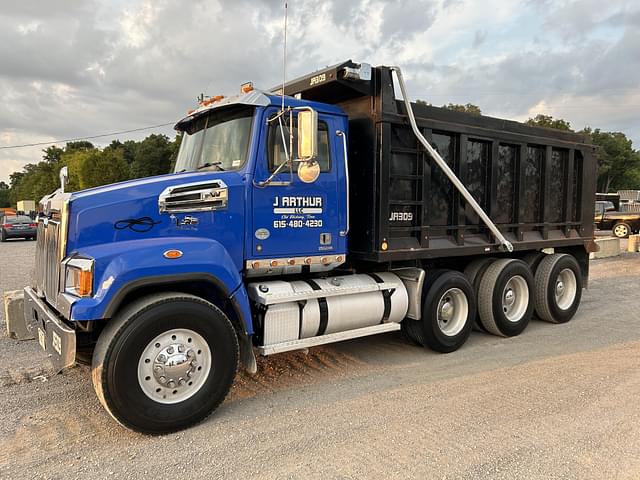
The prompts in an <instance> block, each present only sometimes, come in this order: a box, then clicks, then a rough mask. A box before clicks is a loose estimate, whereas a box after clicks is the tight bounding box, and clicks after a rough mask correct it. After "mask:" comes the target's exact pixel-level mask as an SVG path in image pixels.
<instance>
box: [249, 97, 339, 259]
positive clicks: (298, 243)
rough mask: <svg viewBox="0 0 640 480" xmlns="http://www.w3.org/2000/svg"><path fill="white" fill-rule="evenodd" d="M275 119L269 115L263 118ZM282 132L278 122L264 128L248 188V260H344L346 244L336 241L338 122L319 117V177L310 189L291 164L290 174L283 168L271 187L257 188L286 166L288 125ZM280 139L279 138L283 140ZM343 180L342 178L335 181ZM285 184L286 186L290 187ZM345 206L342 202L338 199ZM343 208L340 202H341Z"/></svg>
mask: <svg viewBox="0 0 640 480" xmlns="http://www.w3.org/2000/svg"><path fill="white" fill-rule="evenodd" d="M275 113H277V110H276V109H273V110H272V111H269V112H268V113H267V116H269V115H273V114H275ZM293 115H294V117H293V120H294V128H293V132H294V141H293V153H294V155H293V158H294V159H295V158H297V155H296V153H297V135H296V133H297V128H296V125H297V113H296V112H295V111H294V112H293ZM283 124H284V128H282V129H281V124H279V123H278V122H277V121H275V122H271V123H269V124H267V122H263V126H262V129H263V130H262V132H261V139H263V140H262V141H261V142H260V143H261V148H260V150H259V152H258V156H257V159H256V168H255V174H254V184H253V188H252V192H253V195H252V197H253V198H252V206H253V208H252V216H253V218H252V229H251V232H250V233H251V235H252V241H251V253H250V258H256V259H257V258H267V259H290V258H292V257H312V256H313V257H317V256H321V255H338V254H340V255H344V253H345V245H346V242H345V239H344V237H341V236H340V231H341V229H342V228H343V224H344V212H343V210H344V208H341V202H340V201H339V200H340V199H339V197H338V195H339V191H338V190H339V189H338V178H339V175H338V171H339V169H340V167H341V165H342V162H343V159H342V157H341V155H342V152H341V151H339V150H338V149H337V148H335V147H336V145H335V143H336V142H335V138H337V136H336V130H337V121H336V119H335V118H334V117H332V116H330V115H322V114H319V116H318V130H319V131H318V157H317V159H316V160H317V161H318V163H319V164H320V175H319V177H318V179H317V180H316V181H315V182H313V183H305V182H303V181H301V180H300V178H299V177H298V175H297V173H296V171H297V167H298V165H299V164H298V163H296V162H294V163H293V174H292V175H291V174H290V173H289V168H288V167H287V166H285V167H283V169H282V170H281V173H279V174H277V175H276V176H275V177H274V178H273V182H272V183H271V184H268V185H265V186H262V187H260V186H258V183H259V182H260V181H264V180H266V179H267V178H268V177H269V176H270V175H271V174H272V173H273V172H274V171H275V170H276V168H277V167H278V166H279V165H280V164H281V163H283V162H285V161H286V155H285V146H284V145H283V137H284V139H285V141H286V148H287V150H288V149H289V136H288V135H289V132H288V130H289V128H288V126H289V122H288V120H287V121H286V124H285V122H284V121H283ZM283 133H284V135H283ZM340 177H342V176H340ZM289 182H290V183H289ZM342 200H344V199H342ZM342 203H344V202H342Z"/></svg>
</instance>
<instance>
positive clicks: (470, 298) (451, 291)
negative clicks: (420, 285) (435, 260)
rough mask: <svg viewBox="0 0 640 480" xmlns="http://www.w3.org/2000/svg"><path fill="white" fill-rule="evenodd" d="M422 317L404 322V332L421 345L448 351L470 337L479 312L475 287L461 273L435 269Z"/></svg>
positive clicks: (455, 348) (427, 286)
mask: <svg viewBox="0 0 640 480" xmlns="http://www.w3.org/2000/svg"><path fill="white" fill-rule="evenodd" d="M424 291H425V292H426V295H425V296H424V301H423V306H422V319H421V320H420V321H416V320H411V319H406V320H404V321H403V322H402V325H403V327H404V330H405V333H407V335H408V336H409V337H410V338H411V339H412V340H414V341H415V342H416V343H418V344H419V345H423V346H425V347H429V348H431V349H432V350H435V351H436V352H441V353H449V352H453V351H455V350H457V349H458V348H460V347H461V346H462V345H463V344H464V342H466V341H467V339H468V338H469V335H470V334H471V328H472V327H473V319H474V318H475V314H476V302H475V296H474V293H473V287H472V286H471V284H470V283H469V280H467V277H465V276H464V275H463V274H462V273H460V272H456V271H452V270H444V271H441V272H436V273H435V274H433V275H432V278H431V279H430V280H429V281H427V284H426V285H425V290H424Z"/></svg>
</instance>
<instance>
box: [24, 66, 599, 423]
mask: <svg viewBox="0 0 640 480" xmlns="http://www.w3.org/2000/svg"><path fill="white" fill-rule="evenodd" d="M394 76H395V77H396V78H397V81H398V84H399V85H400V86H401V88H402V89H403V90H404V81H403V79H402V75H401V72H400V70H399V69H397V68H395V67H376V68H371V67H369V66H368V65H367V64H356V63H353V62H351V61H347V62H344V63H342V64H339V65H335V66H333V67H329V68H327V69H325V70H322V71H319V72H315V73H313V74H310V75H308V76H306V77H303V78H300V79H297V80H294V81H291V82H289V83H288V84H286V85H285V86H284V94H285V96H284V101H283V99H282V97H281V96H280V93H282V92H278V91H273V92H272V93H267V92H260V91H257V90H251V89H249V88H247V89H245V90H246V91H247V92H246V93H243V94H241V95H239V96H237V97H231V98H223V99H220V98H218V97H216V98H213V99H210V100H208V101H205V102H203V103H202V104H201V105H200V107H199V108H198V109H196V110H195V111H193V112H191V113H190V114H189V115H188V116H187V117H185V118H184V119H182V120H180V121H179V122H178V124H177V125H176V128H177V130H179V131H181V132H183V140H182V144H181V148H180V152H179V154H178V159H177V163H176V168H175V173H172V174H169V175H163V176H158V177H152V178H145V179H139V180H132V181H128V182H123V183H119V184H114V185H108V186H104V187H98V188H94V189H90V190H85V191H81V192H76V193H64V188H63V189H62V191H58V192H56V193H54V194H52V195H51V196H50V197H48V198H46V199H45V201H44V205H43V206H44V212H45V215H43V216H42V218H40V220H39V226H38V228H39V232H38V244H37V259H36V267H37V268H36V278H35V284H34V285H33V286H29V287H26V288H25V321H26V323H27V326H28V327H29V328H30V329H31V330H32V331H33V332H34V334H36V336H37V337H38V338H39V341H40V343H41V344H42V346H43V348H44V349H45V350H46V351H47V352H49V353H50V354H51V358H52V361H53V362H54V363H55V365H56V366H57V368H58V369H63V368H65V367H68V366H71V365H73V363H74V362H76V361H79V362H89V363H91V369H92V380H93V384H94V387H95V390H96V393H97V395H98V398H99V399H100V401H101V403H102V404H103V406H104V407H105V408H106V409H107V411H108V412H109V413H110V414H111V415H112V416H113V417H114V418H115V419H116V420H117V421H118V422H120V423H121V424H123V425H125V426H127V427H129V428H132V429H135V430H139V431H143V432H150V433H159V432H167V431H172V430H177V429H180V428H184V427H186V426H189V425H191V424H193V423H195V422H198V421H200V420H202V419H203V418H205V417H206V416H207V415H208V414H210V413H211V412H212V411H213V410H214V409H215V408H216V407H217V406H218V405H219V404H220V403H221V402H222V400H223V399H224V397H225V396H226V394H227V392H228V390H229V388H230V386H231V384H232V381H233V378H234V376H235V373H236V369H237V366H238V364H239V363H240V364H242V365H243V367H244V368H246V369H247V370H249V371H251V372H255V370H256V359H255V353H256V352H257V353H258V354H261V355H270V354H274V353H278V352H284V351H289V350H295V349H301V348H306V347H310V346H314V345H320V344H326V343H331V342H336V341H340V340H344V339H349V338H356V337H364V336H367V335H373V334H376V333H383V332H390V331H394V330H403V331H404V333H405V336H406V337H407V339H408V340H409V341H411V342H413V343H416V344H418V345H423V346H426V347H430V348H432V349H434V350H436V351H440V352H451V351H454V350H456V349H458V348H459V347H461V346H462V345H463V343H464V342H465V341H466V340H467V338H468V337H469V335H470V333H471V331H472V329H473V328H474V326H475V327H476V329H478V330H483V331H485V332H487V333H491V334H495V335H500V336H513V335H518V334H520V333H521V332H522V331H523V330H524V329H525V327H526V326H527V324H528V322H529V320H530V319H531V317H532V315H533V314H534V311H535V312H536V315H537V316H538V317H539V318H542V319H544V320H547V321H549V322H555V323H560V322H566V321H568V320H570V319H571V318H572V316H573V315H574V313H575V311H576V309H577V308H578V304H579V302H580V298H581V292H582V288H583V286H585V285H586V281H587V276H588V251H589V250H590V249H591V245H592V240H593V215H594V211H593V209H594V196H595V168H596V166H595V160H594V156H593V151H592V147H591V146H590V145H588V144H586V143H585V142H584V140H583V138H582V137H581V136H579V135H576V134H572V133H567V132H560V131H552V130H547V129H541V128H534V127H529V126H525V125H522V124H520V123H516V122H511V121H506V120H499V119H495V118H488V117H483V116H470V115H467V114H463V113H457V112H452V111H447V110H442V109H439V108H434V107H428V106H425V105H421V104H410V103H409V102H408V101H406V100H398V99H396V92H394V87H393V85H394V84H393V78H394ZM404 98H406V92H405V96H404ZM282 102H284V103H282ZM63 183H64V182H63Z"/></svg>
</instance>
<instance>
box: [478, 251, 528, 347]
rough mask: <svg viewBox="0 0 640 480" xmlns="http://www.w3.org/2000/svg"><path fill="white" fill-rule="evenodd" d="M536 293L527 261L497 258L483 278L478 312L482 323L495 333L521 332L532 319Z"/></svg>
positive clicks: (505, 335)
mask: <svg viewBox="0 0 640 480" xmlns="http://www.w3.org/2000/svg"><path fill="white" fill-rule="evenodd" d="M533 294H534V281H533V275H532V274H531V270H530V269H529V266H528V265H527V264H526V263H524V262H523V261H522V260H514V259H508V258H505V259H500V260H496V261H495V262H493V263H492V264H491V265H490V266H489V267H488V268H487V270H486V271H485V272H484V274H483V275H482V279H481V280H480V288H479V290H478V311H479V312H480V321H481V322H482V325H483V326H484V328H486V329H487V331H488V332H490V333H493V334H494V335H500V336H503V337H513V336H515V335H519V334H520V333H522V331H523V330H524V329H525V328H526V327H527V325H528V324H529V321H530V320H531V316H532V314H533V307H534V299H533Z"/></svg>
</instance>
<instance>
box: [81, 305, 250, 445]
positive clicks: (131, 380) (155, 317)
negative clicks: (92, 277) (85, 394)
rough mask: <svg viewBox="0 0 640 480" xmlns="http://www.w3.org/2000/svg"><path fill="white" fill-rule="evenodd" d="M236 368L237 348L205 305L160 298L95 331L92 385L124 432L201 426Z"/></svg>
mask: <svg viewBox="0 0 640 480" xmlns="http://www.w3.org/2000/svg"><path fill="white" fill-rule="evenodd" d="M237 365H238V340H237V337H236V334H235V331H234V329H233V326H232V325H231V322H230V321H229V319H228V318H227V317H226V316H225V315H224V313H223V312H222V311H220V310H219V309H218V308H217V307H215V306H214V305H213V304H211V303H209V302H207V301H205V300H203V299H201V298H198V297H195V296H192V295H187V294H181V293H161V294H155V295H150V296H148V297H144V298H142V299H140V300H138V301H136V302H134V303H133V304H131V305H129V306H127V307H125V309H123V310H122V311H121V312H120V313H119V314H118V315H117V316H116V317H115V318H113V319H112V320H111V321H110V322H109V323H108V324H107V326H106V327H105V329H104V330H103V331H102V333H101V335H100V338H99V339H98V342H97V344H96V348H95V350H94V353H93V361H92V367H91V373H92V378H93V385H94V388H95V391H96V394H97V395H98V398H99V399H100V402H101V403H102V405H103V406H104V407H105V409H106V410H107V411H108V412H109V413H110V414H111V416H112V417H113V418H115V419H116V420H117V421H118V422H119V423H121V424H122V425H124V426H125V427H128V428H131V429H133V430H137V431H140V432H144V433H155V434H157V433H167V432H171V431H175V430H180V429H183V428H186V427H188V426H190V425H193V424H195V423H197V422H199V421H201V420H203V419H204V418H206V417H207V416H208V415H209V414H210V413H211V412H212V411H213V410H215V409H216V408H217V407H218V405H219V404H220V403H221V402H222V401H223V400H224V398H225V397H226V395H227V393H228V392H229V389H230V387H231V384H232V382H233V378H234V376H235V373H236V369H237Z"/></svg>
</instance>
